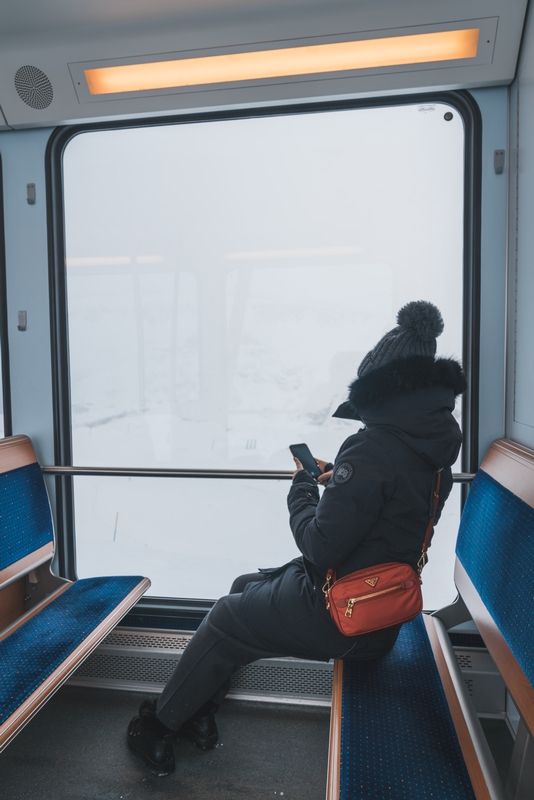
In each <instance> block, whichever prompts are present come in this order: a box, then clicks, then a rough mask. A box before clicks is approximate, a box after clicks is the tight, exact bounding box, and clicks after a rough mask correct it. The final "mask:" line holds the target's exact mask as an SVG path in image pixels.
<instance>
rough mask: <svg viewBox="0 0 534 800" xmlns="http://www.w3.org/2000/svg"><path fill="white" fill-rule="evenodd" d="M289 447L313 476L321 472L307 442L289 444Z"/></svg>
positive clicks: (315, 476)
mask: <svg viewBox="0 0 534 800" xmlns="http://www.w3.org/2000/svg"><path fill="white" fill-rule="evenodd" d="M289 449H290V450H291V453H292V454H293V455H294V456H295V458H298V460H299V461H300V463H301V464H302V466H303V467H304V469H305V470H306V472H309V473H310V475H311V476H312V477H313V478H318V477H319V475H321V474H322V473H321V470H320V469H319V467H318V466H317V463H316V461H315V459H314V457H313V456H312V454H311V452H310V448H309V447H308V445H307V444H290V445H289Z"/></svg>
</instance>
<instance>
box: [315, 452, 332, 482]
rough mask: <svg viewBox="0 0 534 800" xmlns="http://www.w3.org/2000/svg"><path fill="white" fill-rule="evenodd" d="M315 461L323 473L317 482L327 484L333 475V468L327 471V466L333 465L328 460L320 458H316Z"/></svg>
mask: <svg viewBox="0 0 534 800" xmlns="http://www.w3.org/2000/svg"><path fill="white" fill-rule="evenodd" d="M315 462H316V464H317V466H318V467H319V469H320V470H321V474H320V475H319V477H318V478H317V483H320V484H321V486H326V484H327V483H328V481H329V480H330V478H331V476H332V470H331V469H327V470H326V472H325V469H326V467H331V466H332V465H331V464H330V463H329V462H328V461H322V460H321V459H320V458H316V459H315Z"/></svg>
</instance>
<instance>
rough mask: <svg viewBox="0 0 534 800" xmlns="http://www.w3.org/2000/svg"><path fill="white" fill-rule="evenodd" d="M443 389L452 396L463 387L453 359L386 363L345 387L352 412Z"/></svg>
mask: <svg viewBox="0 0 534 800" xmlns="http://www.w3.org/2000/svg"><path fill="white" fill-rule="evenodd" d="M433 386H443V387H445V388H448V389H452V390H453V391H454V396H455V397H457V396H458V395H459V394H462V392H464V391H465V390H466V388H467V383H466V380H465V375H464V373H463V371H462V368H461V366H460V364H459V363H458V361H455V360H454V359H453V358H437V359H436V360H434V359H433V358H432V356H409V357H408V358H398V359H396V360H395V361H389V362H388V363H387V364H384V366H383V367H378V368H377V369H374V370H372V371H371V372H368V373H367V374H366V375H363V376H362V377H361V378H356V380H355V381H353V383H352V384H351V385H350V387H349V390H350V391H349V400H348V402H349V403H350V404H351V406H353V407H354V408H356V409H360V408H366V407H367V406H372V405H376V404H377V403H382V402H383V401H384V400H387V399H389V398H391V397H398V396H399V395H402V394H408V393H409V392H416V391H419V390H420V389H429V388H431V387H433Z"/></svg>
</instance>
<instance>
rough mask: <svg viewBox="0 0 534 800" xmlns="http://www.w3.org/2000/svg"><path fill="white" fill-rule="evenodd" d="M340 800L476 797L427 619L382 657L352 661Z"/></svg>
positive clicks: (346, 676)
mask: <svg viewBox="0 0 534 800" xmlns="http://www.w3.org/2000/svg"><path fill="white" fill-rule="evenodd" d="M342 704H343V705H342V732H341V767H340V786H341V790H340V794H339V798H340V800H356V798H357V800H377V798H386V797H388V798H389V797H390V798H395V800H413V798H415V797H416V798H418V800H475V795H474V793H473V789H472V786H471V781H470V779H469V775H468V772H467V768H466V766H465V762H464V759H463V756H462V752H461V750H460V745H459V743H458V739H457V736H456V732H455V730H454V725H453V722H452V719H451V716H450V712H449V708H448V705H447V701H446V699H445V694H444V692H443V688H442V685H441V680H440V677H439V673H438V671H437V667H436V664H435V662H434V657H433V655H432V650H431V647H430V642H429V640H428V636H427V633H426V630H425V626H424V623H423V620H422V618H421V617H420V616H419V617H417V618H416V619H415V620H413V622H410V623H407V624H405V625H403V627H402V629H401V632H400V634H399V638H398V640H397V643H396V644H395V647H394V648H393V650H392V651H391V652H390V653H388V655H387V656H385V657H384V658H382V659H379V660H378V661H368V662H356V661H345V662H344V664H343V701H342Z"/></svg>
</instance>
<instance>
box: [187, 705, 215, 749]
mask: <svg viewBox="0 0 534 800" xmlns="http://www.w3.org/2000/svg"><path fill="white" fill-rule="evenodd" d="M218 710H219V706H218V705H217V703H214V702H213V700H208V702H207V703H204V705H203V706H202V707H201V708H199V709H198V711H197V712H196V713H195V714H193V716H192V717H189V719H188V720H186V721H185V722H184V724H183V725H182V727H181V728H180V731H179V732H180V733H185V734H186V736H187V737H188V738H189V739H191V741H192V742H193V744H195V745H196V746H197V747H200V749H201V750H211V749H212V748H213V747H215V745H216V744H217V742H218V741H219V732H218V730H217V723H216V722H215V714H216V713H217V711H218Z"/></svg>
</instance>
